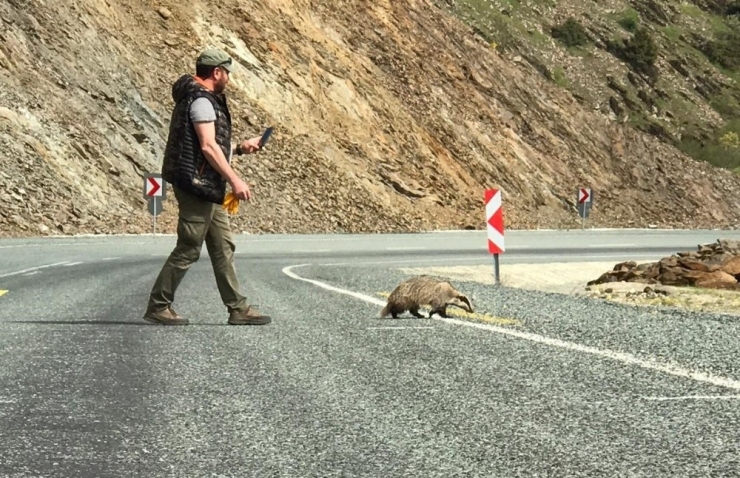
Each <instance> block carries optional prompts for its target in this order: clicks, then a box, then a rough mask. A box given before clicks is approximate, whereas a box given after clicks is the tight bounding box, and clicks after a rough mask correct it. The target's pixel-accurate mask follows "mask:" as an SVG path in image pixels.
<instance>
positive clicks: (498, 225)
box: [485, 189, 505, 284]
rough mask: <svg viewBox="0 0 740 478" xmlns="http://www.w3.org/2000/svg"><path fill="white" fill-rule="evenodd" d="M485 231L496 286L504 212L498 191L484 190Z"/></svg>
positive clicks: (498, 278)
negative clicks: (491, 256)
mask: <svg viewBox="0 0 740 478" xmlns="http://www.w3.org/2000/svg"><path fill="white" fill-rule="evenodd" d="M485 199H486V229H487V230H488V252H490V253H491V254H493V273H494V277H495V278H496V284H500V283H501V275H500V274H499V258H498V256H499V254H501V253H503V252H504V250H505V247H504V211H503V208H502V201H501V190H500V189H486V193H485Z"/></svg>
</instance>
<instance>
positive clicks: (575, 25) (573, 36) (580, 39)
mask: <svg viewBox="0 0 740 478" xmlns="http://www.w3.org/2000/svg"><path fill="white" fill-rule="evenodd" d="M550 34H551V35H552V37H553V38H555V39H556V40H558V41H560V42H561V43H562V44H563V45H565V46H568V47H572V46H583V45H586V44H588V42H589V39H588V35H586V30H585V29H584V28H583V25H581V24H580V23H579V22H578V20H576V19H575V18H573V17H571V18H568V19H567V20H566V21H565V22H564V23H562V24H561V25H556V26H554V27H552V28H551V30H550Z"/></svg>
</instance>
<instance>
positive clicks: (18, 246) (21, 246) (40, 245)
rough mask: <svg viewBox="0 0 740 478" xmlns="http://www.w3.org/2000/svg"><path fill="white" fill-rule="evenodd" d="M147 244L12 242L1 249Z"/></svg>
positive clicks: (0, 247) (135, 243)
mask: <svg viewBox="0 0 740 478" xmlns="http://www.w3.org/2000/svg"><path fill="white" fill-rule="evenodd" d="M141 244H146V242H118V243H111V242H49V243H46V244H12V245H7V246H0V249H18V248H23V249H25V248H27V247H85V246H99V245H106V246H123V245H127V246H130V245H141Z"/></svg>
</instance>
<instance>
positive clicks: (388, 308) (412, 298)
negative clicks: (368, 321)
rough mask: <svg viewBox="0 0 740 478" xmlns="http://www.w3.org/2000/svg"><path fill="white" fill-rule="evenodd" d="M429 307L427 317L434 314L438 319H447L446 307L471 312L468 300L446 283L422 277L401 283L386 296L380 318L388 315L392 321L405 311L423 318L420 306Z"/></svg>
mask: <svg viewBox="0 0 740 478" xmlns="http://www.w3.org/2000/svg"><path fill="white" fill-rule="evenodd" d="M426 305H428V306H430V307H431V310H430V311H429V317H427V318H430V319H431V318H432V315H434V314H435V313H436V314H438V315H439V316H440V317H444V318H448V317H449V316H448V315H447V306H448V305H453V306H456V307H460V308H461V309H463V310H465V311H467V312H473V306H472V305H471V304H470V300H469V299H468V298H467V297H466V296H465V295H464V294H463V293H462V292H460V291H459V290H457V289H455V288H454V287H453V286H452V284H450V283H449V282H447V281H442V280H439V279H435V278H433V277H430V276H426V275H422V276H417V277H413V278H411V279H407V280H405V281H403V282H401V283H400V284H399V285H398V286H397V287H396V288H395V289H393V292H391V294H390V295H389V296H388V302H387V303H386V305H385V307H383V310H382V311H381V312H380V318H381V319H382V318H384V317H386V316H387V315H388V314H390V315H391V316H392V317H393V318H394V319H395V318H397V317H398V314H401V313H403V312H405V311H407V310H408V311H409V312H411V314H413V315H414V316H415V317H418V318H420V319H422V318H425V317H424V316H423V315H422V314H421V313H419V308H420V307H422V306H426Z"/></svg>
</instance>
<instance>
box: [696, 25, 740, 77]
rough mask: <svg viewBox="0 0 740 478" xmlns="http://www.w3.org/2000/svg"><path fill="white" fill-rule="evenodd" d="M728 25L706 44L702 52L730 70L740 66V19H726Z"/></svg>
mask: <svg viewBox="0 0 740 478" xmlns="http://www.w3.org/2000/svg"><path fill="white" fill-rule="evenodd" d="M728 27H729V28H728V29H727V30H725V31H722V32H719V33H718V34H717V35H716V38H715V39H714V40H711V41H709V42H708V43H707V44H706V46H705V48H704V53H705V54H706V55H707V57H708V58H709V59H710V60H711V61H712V62H713V63H716V64H718V65H721V66H723V67H725V68H728V69H731V70H732V69H735V68H740V20H737V19H735V20H730V21H728Z"/></svg>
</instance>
